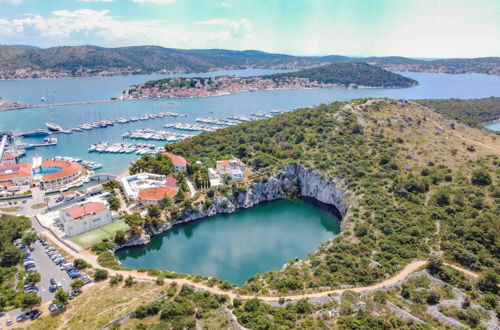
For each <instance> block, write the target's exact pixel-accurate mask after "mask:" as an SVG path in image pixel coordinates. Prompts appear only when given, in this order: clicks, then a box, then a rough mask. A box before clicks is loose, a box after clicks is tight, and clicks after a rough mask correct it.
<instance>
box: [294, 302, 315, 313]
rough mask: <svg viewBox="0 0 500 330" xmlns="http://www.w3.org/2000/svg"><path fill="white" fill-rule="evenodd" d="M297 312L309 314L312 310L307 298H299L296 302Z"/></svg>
mask: <svg viewBox="0 0 500 330" xmlns="http://www.w3.org/2000/svg"><path fill="white" fill-rule="evenodd" d="M296 308H297V313H299V314H309V313H311V312H312V309H313V308H312V305H311V304H310V303H309V302H308V301H307V299H302V300H299V302H297V304H296Z"/></svg>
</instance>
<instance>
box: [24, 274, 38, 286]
mask: <svg viewBox="0 0 500 330" xmlns="http://www.w3.org/2000/svg"><path fill="white" fill-rule="evenodd" d="M40 279H41V276H40V273H39V272H28V274H27V275H26V279H25V282H26V283H33V284H34V283H38V282H40Z"/></svg>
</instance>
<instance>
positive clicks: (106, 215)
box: [60, 202, 113, 237]
mask: <svg viewBox="0 0 500 330" xmlns="http://www.w3.org/2000/svg"><path fill="white" fill-rule="evenodd" d="M60 216H61V220H62V224H63V227H64V233H65V234H66V236H67V237H73V236H76V235H79V234H82V233H85V232H87V231H90V230H92V229H96V228H99V227H102V226H104V225H107V224H108V223H111V222H113V215H112V213H111V211H110V210H109V209H108V208H107V207H106V205H104V204H103V203H100V202H89V203H86V204H82V205H79V206H76V207H72V208H69V209H66V210H62V211H61V212H60Z"/></svg>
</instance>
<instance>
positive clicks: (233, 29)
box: [196, 18, 253, 38]
mask: <svg viewBox="0 0 500 330" xmlns="http://www.w3.org/2000/svg"><path fill="white" fill-rule="evenodd" d="M196 24H197V25H215V26H224V27H226V28H228V30H225V31H220V32H217V33H216V34H215V35H214V36H216V37H219V38H221V37H222V38H228V37H232V38H241V37H244V36H246V35H247V34H248V33H249V32H250V31H252V30H253V25H252V23H251V22H250V21H249V20H248V19H246V18H240V19H239V20H230V19H226V18H213V19H210V20H206V21H200V22H197V23H196Z"/></svg>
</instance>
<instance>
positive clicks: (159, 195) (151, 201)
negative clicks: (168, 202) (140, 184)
mask: <svg viewBox="0 0 500 330" xmlns="http://www.w3.org/2000/svg"><path fill="white" fill-rule="evenodd" d="M177 192H178V189H177V188H173V187H156V188H146V189H144V190H142V191H141V192H139V203H141V205H143V206H152V205H158V204H159V202H160V201H161V200H162V199H163V198H164V197H170V198H172V197H174V196H175V195H177Z"/></svg>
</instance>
